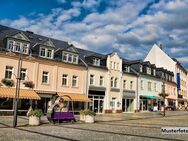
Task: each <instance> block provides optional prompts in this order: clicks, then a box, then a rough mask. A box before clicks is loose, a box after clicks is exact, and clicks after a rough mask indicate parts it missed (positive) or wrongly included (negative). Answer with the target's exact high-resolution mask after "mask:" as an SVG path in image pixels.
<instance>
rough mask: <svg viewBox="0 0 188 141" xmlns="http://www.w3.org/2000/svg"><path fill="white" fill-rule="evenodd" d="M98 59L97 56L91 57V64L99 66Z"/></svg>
mask: <svg viewBox="0 0 188 141" xmlns="http://www.w3.org/2000/svg"><path fill="white" fill-rule="evenodd" d="M100 61H101V60H100V59H98V58H93V65H95V66H100Z"/></svg>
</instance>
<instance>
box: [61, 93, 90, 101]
mask: <svg viewBox="0 0 188 141" xmlns="http://www.w3.org/2000/svg"><path fill="white" fill-rule="evenodd" d="M57 94H58V95H59V96H61V97H63V99H64V100H66V101H71V100H72V101H79V102H91V100H90V99H89V98H87V97H86V96H85V95H84V94H71V93H63V92H58V93H57ZM66 96H69V97H70V98H71V99H70V98H68V97H66Z"/></svg>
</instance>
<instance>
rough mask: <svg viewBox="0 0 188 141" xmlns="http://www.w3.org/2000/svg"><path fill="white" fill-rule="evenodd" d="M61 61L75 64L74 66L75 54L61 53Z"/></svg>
mask: <svg viewBox="0 0 188 141" xmlns="http://www.w3.org/2000/svg"><path fill="white" fill-rule="evenodd" d="M62 59H63V61H64V62H69V63H75V64H76V63H78V55H76V54H71V53H67V52H63V57H62Z"/></svg>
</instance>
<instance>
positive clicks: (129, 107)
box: [126, 99, 133, 112]
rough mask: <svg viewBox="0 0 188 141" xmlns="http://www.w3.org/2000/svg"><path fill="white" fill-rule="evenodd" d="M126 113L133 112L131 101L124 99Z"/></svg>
mask: <svg viewBox="0 0 188 141" xmlns="http://www.w3.org/2000/svg"><path fill="white" fill-rule="evenodd" d="M126 112H133V99H126Z"/></svg>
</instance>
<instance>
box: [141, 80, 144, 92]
mask: <svg viewBox="0 0 188 141" xmlns="http://www.w3.org/2000/svg"><path fill="white" fill-rule="evenodd" d="M143 83H144V82H143V80H141V90H143V89H144V84H143Z"/></svg>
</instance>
